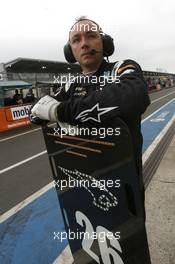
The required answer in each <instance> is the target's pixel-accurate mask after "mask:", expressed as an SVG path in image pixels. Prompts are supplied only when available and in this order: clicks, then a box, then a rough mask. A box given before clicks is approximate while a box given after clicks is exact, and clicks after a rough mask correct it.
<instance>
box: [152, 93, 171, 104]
mask: <svg viewBox="0 0 175 264" xmlns="http://www.w3.org/2000/svg"><path fill="white" fill-rule="evenodd" d="M174 93H175V92H172V93H169V94H166V95H164V96H162V97H160V98H157V99H155V100H153V101H151V104H153V103H155V102H158V101H160V100H161V99H163V98H165V97H167V96H169V95H171V94H174Z"/></svg>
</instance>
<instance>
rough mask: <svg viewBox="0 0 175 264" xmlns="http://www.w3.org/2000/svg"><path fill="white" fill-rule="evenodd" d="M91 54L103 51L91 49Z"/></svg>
mask: <svg viewBox="0 0 175 264" xmlns="http://www.w3.org/2000/svg"><path fill="white" fill-rule="evenodd" d="M89 53H90V54H91V55H95V54H96V53H103V51H97V50H95V49H92V50H91V51H90V52H89Z"/></svg>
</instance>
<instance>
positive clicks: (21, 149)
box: [0, 88, 175, 214]
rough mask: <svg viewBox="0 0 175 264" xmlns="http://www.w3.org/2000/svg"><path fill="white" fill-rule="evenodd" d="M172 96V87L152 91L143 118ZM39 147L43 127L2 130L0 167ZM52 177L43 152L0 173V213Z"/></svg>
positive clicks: (42, 141) (33, 151)
mask: <svg viewBox="0 0 175 264" xmlns="http://www.w3.org/2000/svg"><path fill="white" fill-rule="evenodd" d="M168 94H169V95H168ZM167 95H168V96H167ZM161 97H162V98H161ZM173 98H175V88H170V89H164V90H161V91H158V92H154V93H151V94H150V99H151V101H152V103H151V105H150V106H149V107H148V109H147V111H146V112H145V113H144V115H143V117H142V119H144V118H146V117H147V116H149V115H150V114H151V113H153V112H154V111H156V110H157V109H159V108H160V107H161V106H163V105H164V104H166V103H167V102H169V101H170V100H172V99H173ZM42 151H45V144H44V139H43V135H42V131H41V129H40V128H39V127H37V126H33V125H32V126H28V127H23V128H19V129H15V130H11V131H8V132H5V133H1V134H0V170H3V169H6V168H8V167H9V166H12V165H14V164H16V163H18V162H21V161H23V160H25V159H27V158H29V157H31V156H33V155H36V154H38V153H40V152H42ZM51 181H52V173H51V169H50V166H49V161H48V157H47V154H46V153H45V154H43V155H41V156H38V157H35V158H33V159H32V160H30V161H28V162H25V163H23V164H21V165H19V166H17V167H14V168H11V169H9V170H7V171H5V172H3V173H0V214H2V213H4V212H6V211H7V210H9V209H11V208H12V207H13V206H15V205H16V204H18V203H19V202H21V201H23V200H24V199H26V198H27V197H29V196H30V195H32V194H33V193H35V192H36V191H38V190H39V189H41V188H42V187H44V186H45V185H46V184H48V183H50V182H51Z"/></svg>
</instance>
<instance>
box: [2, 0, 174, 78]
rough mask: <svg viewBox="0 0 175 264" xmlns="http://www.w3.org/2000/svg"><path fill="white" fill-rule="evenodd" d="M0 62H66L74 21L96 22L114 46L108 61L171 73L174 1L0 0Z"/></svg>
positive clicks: (172, 67) (172, 69)
mask: <svg viewBox="0 0 175 264" xmlns="http://www.w3.org/2000/svg"><path fill="white" fill-rule="evenodd" d="M0 10H1V15H0V62H7V61H9V60H12V59H15V58H17V57H26V58H37V59H47V60H60V61H64V56H63V46H64V44H65V42H66V41H67V38H68V31H69V29H70V27H71V26H72V24H73V22H74V20H75V18H76V17H78V16H81V15H86V16H87V17H88V18H91V19H93V20H95V21H96V22H97V23H99V24H100V26H101V27H102V28H103V30H104V31H105V32H106V33H108V34H110V35H111V36H112V37H113V38H114V41H115V46H116V50H115V53H114V55H113V56H112V57H111V59H110V60H111V61H115V60H121V59H127V58H132V59H135V60H136V61H138V62H139V63H140V64H141V66H142V68H143V69H144V70H156V68H162V69H165V70H167V71H168V72H173V73H175V52H174V51H175V30H174V25H175V2H174V1H173V0H166V1H164V2H161V1H160V0H152V1H151V0H147V1H142V0H140V1H139V0H132V1H131V0H125V1H116V0H110V1H94V0H89V1H82V0H81V1H80V0H77V1H76V0H74V1H59V0H30V1H26V0H13V1H10V0H6V1H4V0H0Z"/></svg>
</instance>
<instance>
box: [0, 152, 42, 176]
mask: <svg viewBox="0 0 175 264" xmlns="http://www.w3.org/2000/svg"><path fill="white" fill-rule="evenodd" d="M45 153H47V151H46V150H44V151H42V152H39V153H37V154H35V155H33V156H31V157H29V158H27V159H24V160H22V161H20V162H17V163H15V164H13V165H11V166H9V167H7V168H5V169H3V170H0V174H2V173H4V172H7V171H9V170H12V169H14V168H16V167H18V166H21V165H22V164H24V163H26V162H28V161H30V160H33V159H35V158H38V157H39V156H41V155H43V154H45Z"/></svg>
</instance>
